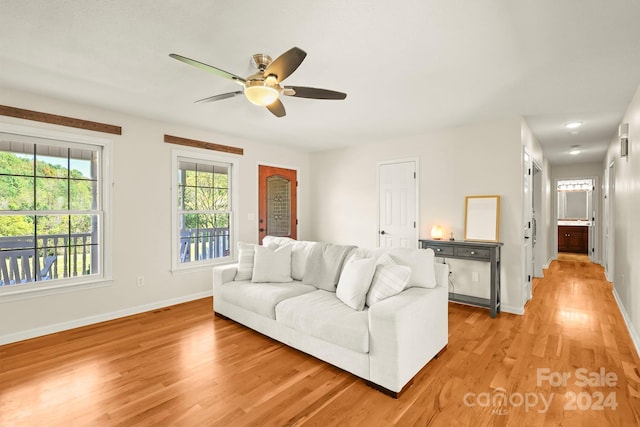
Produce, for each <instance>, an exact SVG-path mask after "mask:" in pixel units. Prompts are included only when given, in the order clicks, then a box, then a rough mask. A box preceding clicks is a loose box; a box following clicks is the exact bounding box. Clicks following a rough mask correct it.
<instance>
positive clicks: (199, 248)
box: [180, 228, 230, 263]
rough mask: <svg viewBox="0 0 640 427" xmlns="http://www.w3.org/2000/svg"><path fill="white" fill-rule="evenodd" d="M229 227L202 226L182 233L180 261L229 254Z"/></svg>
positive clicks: (219, 256)
mask: <svg viewBox="0 0 640 427" xmlns="http://www.w3.org/2000/svg"><path fill="white" fill-rule="evenodd" d="M229 238H230V235H229V228H200V229H197V230H184V231H182V232H181V233H180V262H181V263H182V262H191V261H201V260H205V259H214V258H221V257H225V256H229Z"/></svg>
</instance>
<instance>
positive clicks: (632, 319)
mask: <svg viewBox="0 0 640 427" xmlns="http://www.w3.org/2000/svg"><path fill="white" fill-rule="evenodd" d="M622 122H623V123H629V155H628V156H627V157H624V158H623V157H620V140H619V139H618V137H617V136H615V137H612V139H611V144H610V145H609V150H608V152H607V156H606V159H605V161H604V163H603V164H602V165H600V173H607V172H606V171H607V170H608V166H609V164H610V163H611V162H614V163H615V198H614V203H615V209H614V211H615V213H614V217H615V231H614V233H615V240H614V242H615V248H614V257H615V263H614V277H613V286H614V294H615V296H616V300H617V301H618V304H619V305H620V309H621V311H622V313H623V315H624V317H625V321H626V322H627V326H628V328H629V331H630V333H631V337H632V338H633V340H634V343H635V346H636V351H638V353H640V263H639V262H638V260H639V259H640V238H639V237H640V224H639V221H638V212H640V87H638V90H637V91H636V93H635V95H634V97H633V99H632V101H631V103H630V104H629V107H628V108H627V111H626V113H625V115H624V118H623V119H622Z"/></svg>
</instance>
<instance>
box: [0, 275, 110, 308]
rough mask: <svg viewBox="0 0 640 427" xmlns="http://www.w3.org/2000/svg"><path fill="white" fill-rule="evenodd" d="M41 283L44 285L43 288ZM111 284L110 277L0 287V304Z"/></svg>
mask: <svg viewBox="0 0 640 427" xmlns="http://www.w3.org/2000/svg"><path fill="white" fill-rule="evenodd" d="M43 283H45V285H44V286H43ZM112 283H113V279H112V278H111V277H101V278H96V279H95V280H91V281H86V280H84V281H79V280H78V281H74V282H61V283H54V282H35V283H26V284H22V285H6V286H2V287H0V303H3V302H11V301H18V300H23V299H27V298H38V297H43V296H47V295H56V294H64V293H69V292H76V291H83V290H86V289H93V288H101V287H104V286H111V284H112Z"/></svg>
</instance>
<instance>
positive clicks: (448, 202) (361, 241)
mask: <svg viewBox="0 0 640 427" xmlns="http://www.w3.org/2000/svg"><path fill="white" fill-rule="evenodd" d="M408 158H418V159H419V166H420V169H419V190H420V201H419V224H420V230H419V231H420V237H421V238H429V230H431V227H432V226H433V225H434V224H440V225H442V227H443V229H444V233H445V234H444V235H445V236H448V235H449V231H453V233H454V235H455V237H456V239H460V240H462V239H463V237H464V203H465V196H468V195H486V194H499V195H500V196H501V224H500V240H501V241H502V242H504V247H503V248H502V302H503V310H505V311H512V312H522V307H523V300H522V298H523V295H522V278H523V258H522V257H523V249H522V176H523V172H522V136H521V120H520V118H513V119H510V120H504V121H500V122H494V123H485V124H480V125H474V126H465V127H460V128H455V129H446V130H442V131H439V132H432V133H425V134H422V135H415V136H411V137H403V138H397V139H394V140H389V141H385V142H376V143H372V144H366V145H363V146H354V147H351V148H346V149H336V150H328V151H322V152H316V153H312V154H311V158H310V161H311V188H310V190H311V193H312V194H313V197H312V199H311V207H310V215H311V221H312V224H313V226H312V228H311V236H312V238H313V239H314V240H321V241H330V242H334V243H343V244H356V245H359V246H365V247H375V246H377V242H378V234H377V231H378V224H377V217H378V213H377V187H376V163H377V162H380V161H387V160H395V159H408ZM455 261H456V260H449V261H448V262H450V263H451V265H452V269H453V271H454V275H455V276H454V280H455V281H456V282H457V284H458V286H473V289H475V290H476V291H479V292H484V291H486V292H488V290H487V289H488V277H489V272H488V264H487V263H476V262H472V261H470V262H467V261H458V262H455ZM463 263H464V264H466V267H465V266H463ZM454 264H455V265H454ZM469 264H479V265H476V266H471V267H469ZM472 270H473V271H477V272H478V273H479V275H480V282H479V284H478V283H475V284H473V285H469V282H470V275H471V274H470V273H471V271H472ZM456 290H461V289H460V288H456Z"/></svg>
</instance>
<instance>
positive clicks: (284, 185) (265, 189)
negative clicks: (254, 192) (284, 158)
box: [258, 165, 298, 244]
mask: <svg viewBox="0 0 640 427" xmlns="http://www.w3.org/2000/svg"><path fill="white" fill-rule="evenodd" d="M297 189H298V181H297V179H296V171H295V170H291V169H283V168H277V167H273V166H263V165H259V166H258V231H259V240H258V241H259V243H260V244H262V239H263V238H264V237H265V236H281V237H290V238H292V239H296V238H297V228H298V227H297V226H298V218H297V213H296V212H297V207H296V206H297V205H296V203H297Z"/></svg>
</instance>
